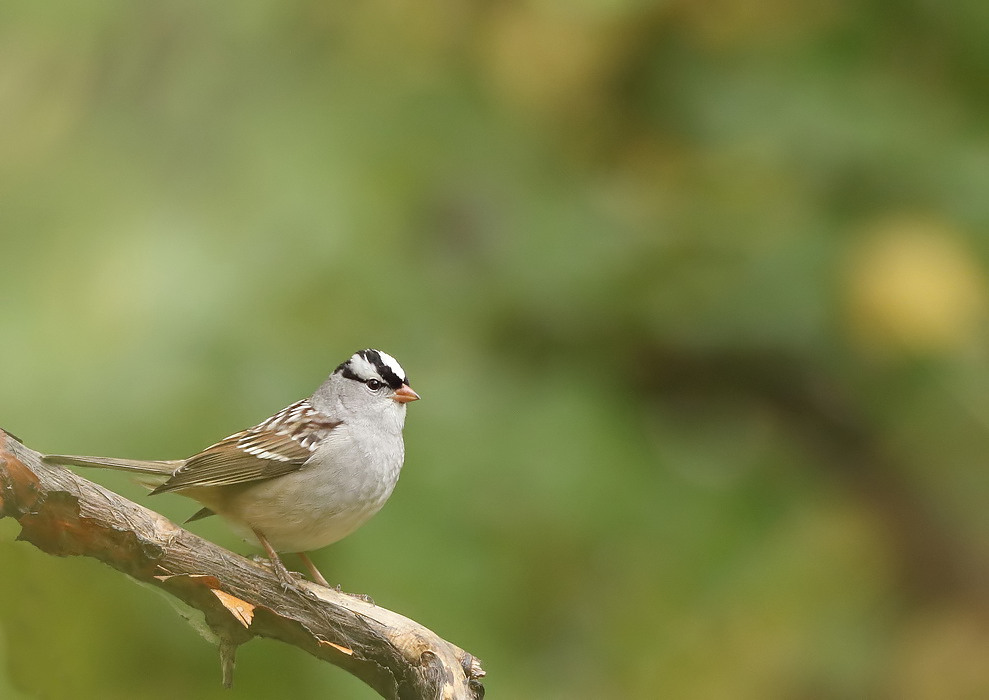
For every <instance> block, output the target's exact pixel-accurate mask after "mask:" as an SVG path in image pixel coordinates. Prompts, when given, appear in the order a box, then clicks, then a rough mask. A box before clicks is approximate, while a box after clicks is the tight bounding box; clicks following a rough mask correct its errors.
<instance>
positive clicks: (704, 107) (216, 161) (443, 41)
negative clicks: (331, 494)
mask: <svg viewBox="0 0 989 700" xmlns="http://www.w3.org/2000/svg"><path fill="white" fill-rule="evenodd" d="M985 7H986V5H985V3H980V2H963V3H947V4H945V3H942V4H938V3H914V4H902V3H901V4H893V3H881V2H865V3H861V2H860V3H852V2H837V3H822V2H812V3H798V4H793V5H792V6H791V4H789V3H783V2H778V1H777V0H757V1H756V2H750V1H747V0H716V1H715V2H708V3H691V2H672V3H648V2H631V1H625V2H602V1H601V0H583V1H582V2H579V3H562V2H543V3H525V2H516V3H493V4H491V3H476V4H464V3H457V2H453V1H452V0H437V1H435V2H430V3H401V2H375V1H372V2H367V3H316V2H278V3H274V2H249V3H238V4H236V5H235V6H233V5H229V4H224V5H221V4H215V3H214V4H209V3H207V4H202V3H189V2H180V3H158V4H147V3H144V4H137V5H135V4H131V3H123V2H103V3H88V4H83V5H78V4H74V3H54V4H53V3H7V4H6V5H4V6H3V7H2V8H0V47H2V48H0V56H2V60H0V94H2V95H3V104H4V108H3V110H0V244H2V246H0V256H2V257H0V261H2V263H3V265H2V274H0V310H2V312H3V321H4V337H5V340H6V342H4V344H3V350H2V351H0V353H2V354H0V387H2V395H3V408H2V411H0V425H3V426H4V427H8V428H10V429H11V430H12V431H13V432H14V433H16V434H18V435H20V436H21V437H22V438H24V439H25V441H26V442H27V443H28V444H29V445H31V446H32V447H35V448H37V449H40V450H46V451H51V452H71V453H84V454H85V453H93V454H119V455H122V456H134V457H148V458H153V457H160V458H172V457H179V456H184V455H186V454H189V453H191V452H193V451H195V450H197V449H200V448H202V447H203V446H205V445H206V444H209V443H210V442H212V441H213V440H215V439H216V438H218V437H220V436H222V435H226V434H228V433H230V432H233V431H234V430H236V429H239V428H241V427H243V426H244V425H247V424H249V423H251V422H254V421H257V420H259V419H261V418H263V417H264V416H266V415H269V414H270V413H271V412H272V411H274V410H276V409H278V408H281V407H282V406H284V405H286V404H288V403H289V402H291V401H294V400H296V399H297V398H299V397H301V396H303V395H305V394H307V393H308V392H309V391H311V390H312V388H313V387H315V386H316V385H317V384H318V383H319V382H320V381H321V380H322V378H323V377H324V376H325V374H326V373H328V372H329V371H330V370H331V369H332V368H333V367H334V366H335V365H336V364H337V363H338V362H340V361H341V359H343V358H344V357H346V356H347V355H348V354H349V353H350V352H352V351H353V350H355V349H358V348H361V347H367V346H377V347H382V348H383V349H385V350H387V351H388V352H390V353H393V354H394V355H396V356H397V357H399V358H400V359H401V361H402V363H403V365H404V366H405V368H406V369H407V370H408V371H409V373H410V376H411V378H412V382H413V385H414V387H415V388H416V390H417V391H419V392H420V393H421V394H422V396H423V398H424V400H423V401H422V402H419V403H417V404H415V405H413V406H412V407H411V410H410V412H409V421H408V428H407V441H408V457H407V462H406V470H405V472H404V473H403V476H402V480H401V482H400V484H399V487H398V490H397V492H396V494H395V496H394V497H393V499H392V501H391V502H390V503H389V504H388V506H387V507H386V508H385V509H384V510H383V511H382V513H381V514H380V515H378V516H377V517H376V518H375V519H374V520H372V521H371V523H369V524H368V525H367V526H366V527H365V528H364V529H363V530H361V531H360V532H359V533H358V534H355V535H354V536H353V537H351V538H349V539H348V540H346V541H344V542H342V543H340V544H338V545H335V546H334V547H332V548H329V549H327V550H326V551H324V552H321V553H320V554H319V555H318V557H317V559H318V561H319V565H320V568H321V569H322V570H323V571H325V572H327V575H328V577H329V578H330V579H332V580H337V581H339V582H340V583H341V584H342V585H343V587H344V588H345V589H346V590H353V591H363V592H367V593H369V594H371V595H372V596H373V597H374V598H375V599H376V600H377V601H378V602H380V603H381V604H383V605H386V606H388V607H391V608H393V609H396V610H399V611H401V612H403V613H405V614H408V615H410V616H412V617H414V618H416V619H418V620H420V621H422V622H423V623H424V624H426V625H428V626H430V627H432V628H433V629H435V630H436V631H437V632H438V633H440V634H441V635H443V636H445V637H446V638H448V639H451V640H452V641H455V642H456V643H458V644H460V645H462V646H463V647H465V648H466V649H468V650H470V651H471V652H473V653H476V654H477V655H478V656H480V657H481V658H482V659H484V660H485V662H486V667H487V669H488V670H489V672H490V677H489V680H488V683H487V686H488V689H489V691H490V692H491V694H492V697H506V698H540V699H542V698H607V697H615V698H618V697H628V698H653V697H672V698H731V699H733V700H734V699H737V698H792V697H814V698H847V697H874V696H878V697H903V698H946V697H979V696H984V695H987V694H989V672H987V671H986V670H984V669H986V668H989V667H987V665H986V664H985V663H984V659H985V657H986V655H987V654H989V639H987V637H986V635H985V631H984V630H985V628H984V626H982V623H981V622H980V621H979V620H980V618H979V617H978V616H977V615H976V612H975V611H978V610H985V609H986V607H985V603H986V592H985V589H984V586H981V587H979V586H978V585H977V583H978V581H979V580H980V579H979V578H978V577H979V573H980V572H984V571H985V570H986V566H987V564H989V560H987V556H989V555H987V552H986V548H985V544H984V541H985V537H984V533H985V532H986V528H987V526H989V514H987V513H989V511H987V509H986V508H985V503H986V498H987V497H989V492H987V481H986V479H985V466H984V462H985V455H986V446H987V444H986V443H987V432H986V425H987V424H989V400H987V399H986V397H987V396H989V391H987V389H989V363H987V357H986V353H985V351H984V347H985V341H986V320H987V312H989V306H987V304H986V291H987V280H986V260H987V255H989V245H987V243H986V239H985V232H986V231H987V230H989V207H987V202H989V199H987V197H986V196H985V193H986V192H987V191H989V167H987V164H989V142H987V139H986V133H987V132H986V126H987V124H986V118H985V114H986V109H985V104H984V103H985V99H986V98H985V94H986V91H985V85H986V78H987V77H989V75H987V74H989V50H987V49H986V47H987V45H989V44H987V43H986V41H985V39H986V36H987V31H989V17H987V13H986V9H985ZM88 475H89V476H92V477H94V478H96V479H97V480H100V481H101V482H102V483H106V484H108V485H110V486H111V487H112V488H115V489H118V490H120V491H121V492H123V493H125V494H126V495H128V496H130V497H132V498H142V497H143V496H142V495H141V490H140V488H139V487H136V486H133V485H131V484H130V483H129V482H128V481H127V479H126V478H125V477H121V476H119V475H113V474H106V475H105V474H88ZM150 503H151V505H152V506H153V507H155V508H159V509H160V510H161V512H163V513H165V514H166V515H168V516H169V517H172V518H175V519H183V518H184V517H186V516H188V515H189V514H190V513H191V512H193V510H195V508H196V506H195V505H194V504H192V503H190V502H187V501H185V500H184V499H181V498H178V497H174V496H162V497H161V498H156V499H154V500H153V501H151V502H150ZM194 529H196V530H197V531H198V532H201V533H203V534H204V535H206V536H208V537H211V538H214V539H216V540H218V541H220V542H223V543H224V544H226V545H228V546H230V547H232V548H235V549H238V550H239V551H243V552H247V551H249V548H248V547H247V546H246V545H244V544H242V543H238V542H237V541H236V539H235V538H234V537H233V536H232V535H230V534H229V533H227V532H226V531H225V530H224V529H223V527H222V525H221V524H216V523H210V522H204V523H202V524H201V525H200V524H197V525H196V526H194ZM15 534H16V528H14V527H12V526H11V525H10V524H8V523H7V522H0V567H2V570H3V572H4V574H5V575H4V576H2V577H0V601H2V602H0V650H2V653H3V654H4V657H5V658H4V661H5V662H4V663H3V664H2V665H0V695H2V696H3V697H7V695H8V694H9V693H10V692H13V691H9V690H8V689H16V691H17V692H20V693H21V694H23V695H24V697H32V698H33V697H69V696H71V697H77V698H89V697H94V698H95V697H99V698H131V697H135V695H138V696H140V697H146V698H157V697H161V698H175V697H182V696H194V697H212V696H213V695H215V696H216V697H221V695H222V697H227V695H228V694H227V695H224V694H222V693H221V690H220V687H219V669H218V664H217V663H216V658H215V653H214V651H213V650H211V649H210V648H209V647H208V645H207V644H206V643H205V642H204V641H203V640H202V639H200V638H199V637H198V636H197V635H196V634H195V632H193V631H192V629H191V628H190V627H189V626H188V625H186V624H185V623H184V622H183V621H182V620H181V619H180V618H179V617H178V616H177V615H175V613H174V611H173V610H172V609H171V608H170V607H169V606H168V605H167V604H165V603H164V602H162V601H161V600H160V599H159V598H158V597H157V596H154V595H151V594H150V593H149V592H148V591H146V590H143V589H141V588H139V587H137V586H135V585H133V584H131V583H130V582H128V581H125V580H123V579H122V577H120V576H119V575H116V574H114V573H112V572H110V571H109V570H107V569H105V568H103V567H101V566H99V565H98V564H96V563H94V562H90V561H60V560H54V559H51V558H49V557H46V556H44V555H41V554H40V553H38V552H36V551H34V550H32V549H31V548H29V547H28V546H27V545H25V544H23V543H16V542H13V538H14V536H15ZM983 583H984V579H983ZM239 661H240V664H239V666H238V671H237V680H236V683H237V685H236V690H235V692H236V694H237V695H238V696H239V697H245V698H246V697H271V696H273V695H275V694H278V695H291V696H296V697H306V696H312V695H317V694H319V695H335V696H336V697H364V696H367V697H370V696H371V693H370V691H368V690H366V689H362V688H361V687H360V686H359V684H356V683H355V682H354V681H353V680H351V679H350V678H349V677H347V676H346V674H344V673H342V672H339V671H336V670H335V669H332V668H329V667H326V666H324V665H321V664H319V663H317V662H315V661H314V660H312V659H310V658H308V657H306V656H305V655H303V654H301V653H299V652H297V651H295V650H292V649H283V648H281V647H279V646H278V645H275V644H270V643H262V642H255V643H253V644H251V645H248V646H247V647H245V648H244V649H243V650H241V652H240V655H239Z"/></svg>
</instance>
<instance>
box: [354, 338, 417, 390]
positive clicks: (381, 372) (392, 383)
mask: <svg viewBox="0 0 989 700" xmlns="http://www.w3.org/2000/svg"><path fill="white" fill-rule="evenodd" d="M336 371H337V372H340V374H342V375H343V376H345V377H347V378H348V379H354V380H357V381H359V382H367V381H368V380H369V379H380V380H381V381H383V382H384V383H385V384H387V385H388V386H389V387H391V388H392V389H400V388H401V387H402V385H403V384H408V383H409V378H408V376H406V374H405V370H403V369H402V366H401V365H400V364H398V360H396V359H395V358H394V357H392V356H391V355H389V354H388V353H384V352H381V351H380V350H372V349H370V348H368V349H367V350H361V351H359V352H355V353H354V354H353V356H351V358H350V359H349V360H347V361H346V362H344V363H343V364H341V365H340V366H339V367H337V368H336Z"/></svg>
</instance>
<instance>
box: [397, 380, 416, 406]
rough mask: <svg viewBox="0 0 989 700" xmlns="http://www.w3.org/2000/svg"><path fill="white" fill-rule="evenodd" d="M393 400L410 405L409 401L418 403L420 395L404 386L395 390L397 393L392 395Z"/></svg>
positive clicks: (406, 385)
mask: <svg viewBox="0 0 989 700" xmlns="http://www.w3.org/2000/svg"><path fill="white" fill-rule="evenodd" d="M392 398H393V399H395V400H396V401H398V402H399V403H408V402H409V401H418V400H419V394H417V393H415V392H414V391H412V387H410V386H409V385H408V384H403V385H402V386H401V387H399V388H398V389H396V390H395V393H394V394H392Z"/></svg>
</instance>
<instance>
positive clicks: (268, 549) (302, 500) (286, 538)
mask: <svg viewBox="0 0 989 700" xmlns="http://www.w3.org/2000/svg"><path fill="white" fill-rule="evenodd" d="M418 399H419V395H418V394H417V393H416V392H415V391H413V390H412V387H410V386H409V380H408V377H407V376H406V374H405V371H404V370H403V369H402V366H401V365H399V364H398V361H397V360H396V359H395V358H394V357H392V356H391V355H388V354H387V353H384V352H381V351H380V350H373V349H366V350H360V351H358V352H356V353H354V354H353V355H352V356H351V357H350V359H348V360H347V361H346V362H343V363H342V364H340V365H339V366H338V367H337V368H336V369H335V370H334V371H333V372H332V374H330V376H329V377H328V378H327V380H326V381H325V382H323V383H322V384H321V385H320V386H319V388H318V389H316V391H315V392H313V394H312V396H310V397H309V398H307V399H302V400H301V401H296V402H295V403H293V404H291V405H290V406H286V407H285V408H283V409H282V410H281V411H279V412H278V413H276V414H274V415H273V416H271V417H270V418H268V419H267V420H264V421H262V422H260V423H258V424H257V425H255V426H254V427H251V428H247V429H246V430H242V431H240V432H239V433H234V434H233V435H230V436H228V437H225V438H223V439H222V440H220V441H219V442H217V443H215V444H213V445H210V446H209V447H207V448H206V449H204V450H202V451H201V452H197V453H196V454H194V455H192V456H191V457H189V458H187V459H180V460H139V459H121V458H115V457H85V456H78V455H45V456H44V461H45V462H48V463H50V464H61V465H72V466H81V467H102V468H107V469H118V470H123V471H128V472H135V473H138V474H142V475H144V480H146V481H151V482H153V483H154V484H156V485H155V487H154V489H153V490H152V491H151V495H157V494H161V493H170V492H173V491H174V492H175V493H179V494H182V495H183V496H188V497H189V498H192V499H194V500H196V501H198V502H199V503H200V504H202V505H203V508H202V509H201V510H199V511H198V512H197V513H195V514H194V515H193V516H192V517H191V518H189V519H188V520H187V521H186V522H191V521H194V520H199V519H201V518H205V517H208V516H211V515H219V516H220V517H222V518H223V519H224V520H226V521H227V523H228V524H229V525H230V527H231V528H232V529H233V531H234V532H235V533H237V534H238V535H240V536H241V537H243V538H244V539H245V540H247V541H249V542H257V543H258V544H260V545H261V547H263V548H264V551H265V553H266V554H267V556H268V558H269V559H270V560H271V564H272V567H273V568H274V571H275V574H276V575H277V576H278V578H279V580H280V581H281V582H282V583H283V584H284V585H286V586H288V587H294V585H295V579H294V578H293V577H292V575H291V574H290V573H289V571H288V569H287V568H286V567H285V565H284V563H282V560H281V559H280V558H279V556H278V552H295V553H297V554H298V555H299V557H300V558H301V559H302V562H303V563H304V564H305V566H306V568H307V569H308V571H309V573H310V574H311V576H312V579H313V580H314V581H316V582H317V583H319V584H321V585H324V586H329V584H328V583H327V581H326V579H325V578H324V577H323V575H322V574H321V573H320V572H319V570H318V569H317V568H316V566H315V565H314V564H313V562H312V560H311V559H310V558H309V555H308V552H311V551H313V550H315V549H320V548H321V547H325V546H327V545H329V544H332V543H334V542H336V541H338V540H340V539H343V538H344V537H346V536H347V535H349V534H350V533H352V532H353V531H354V530H356V529H357V528H358V527H360V526H361V525H363V524H364V523H365V522H367V520H368V519H369V518H370V517H371V516H372V515H374V514H375V513H377V512H378V511H379V510H380V509H381V507H382V506H383V505H384V504H385V501H387V500H388V498H389V496H391V493H392V490H393V489H394V488H395V484H396V482H397V481H398V476H399V472H400V471H401V469H402V463H403V462H404V459H405V443H404V441H403V438H402V429H403V428H404V426H405V411H406V404H407V403H409V402H410V401H416V400H418Z"/></svg>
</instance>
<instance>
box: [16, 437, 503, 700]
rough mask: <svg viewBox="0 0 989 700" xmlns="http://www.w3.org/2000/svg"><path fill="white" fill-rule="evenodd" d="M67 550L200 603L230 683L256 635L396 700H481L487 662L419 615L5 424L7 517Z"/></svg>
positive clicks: (34, 540) (52, 548) (48, 544)
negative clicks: (262, 560)
mask: <svg viewBox="0 0 989 700" xmlns="http://www.w3.org/2000/svg"><path fill="white" fill-rule="evenodd" d="M8 516H9V517H12V518H15V519H16V520H17V521H18V522H19V523H20V524H21V533H20V535H19V536H18V539H21V540H26V541H28V542H30V543H31V544H33V545H35V546H36V547H38V548H39V549H40V550H42V551H44V552H47V553H48V554H53V555H56V556H72V555H81V556H88V557H93V558H95V559H99V560H100V561H102V562H104V563H106V564H109V565H110V566H112V567H113V568H115V569H117V570H118V571H121V572H123V573H125V574H127V575H128V576H131V577H133V578H135V579H137V580H139V581H143V582H145V583H150V584H152V585H155V586H157V587H159V588H162V589H164V590H165V591H167V592H168V593H170V594H172V595H174V596H175V597H177V598H179V599H181V600H182V601H184V602H185V603H186V604H188V605H190V606H191V607H193V608H196V609H197V610H200V611H201V612H202V613H203V615H204V616H205V619H206V622H207V624H208V625H209V627H210V628H211V629H212V630H213V632H214V633H215V634H216V636H217V638H218V640H219V647H220V657H221V664H222V668H223V680H224V684H226V685H229V684H230V682H232V674H233V658H234V652H235V651H236V648H237V647H238V646H239V645H240V644H243V643H244V642H246V641H248V640H250V639H251V638H252V637H270V638H272V639H278V640H280V641H282V642H285V643H286V644H291V645H293V646H297V647H299V648H300V649H303V650H304V651H307V652H309V653H310V654H312V655H313V656H315V657H317V658H319V659H322V660H324V661H328V662H330V663H332V664H335V665H337V666H339V667H340V668H342V669H344V670H346V671H348V672H350V673H352V674H353V675H355V676H357V677H358V678H360V679H361V680H362V681H364V682H365V683H367V684H368V685H369V686H371V687H372V688H374V690H376V691H377V692H378V693H379V694H380V695H381V696H382V697H385V698H389V699H394V700H425V699H427V698H430V699H432V698H442V699H443V700H479V699H480V698H482V697H483V696H484V687H483V686H482V685H481V682H480V679H481V678H482V677H483V676H484V671H483V669H482V668H481V664H480V662H479V661H478V659H476V658H475V657H473V656H471V655H470V654H468V653H467V652H465V651H464V650H463V649H460V648H459V647H457V646H454V645H453V644H451V643H449V642H447V641H445V640H443V639H441V638H440V637H438V636H437V635H436V634H434V633H433V632H431V631H429V630H428V629H426V628H425V627H423V626H422V625H420V624H418V623H417V622H415V621H413V620H410V619H408V618H405V617H402V616H401V615H399V614H397V613H394V612H391V611H389V610H386V609H384V608H381V607H378V606H376V605H374V604H373V603H370V602H365V601H363V600H360V599H358V598H355V597H353V596H349V595H347V594H345V593H340V592H338V591H335V590H332V589H328V588H325V587H323V586H318V585H316V584H313V583H310V582H308V581H299V584H298V585H299V589H300V590H298V591H293V590H288V591H286V590H284V589H283V587H282V585H281V583H280V582H279V581H278V578H277V577H276V576H275V575H274V574H273V573H271V572H270V571H268V570H267V569H265V568H263V567H262V566H260V565H259V564H255V563H254V562H252V561H250V560H248V559H245V558H244V557H241V556H239V555H237V554H234V553H233V552H230V551H228V550H226V549H224V548H222V547H220V546H218V545H216V544H213V543H212V542H209V541H207V540H204V539H202V538H201V537H198V536H196V535H194V534H192V533H191V532H189V531H187V530H184V529H183V528H181V527H179V526H177V525H175V524H174V523H172V522H171V521H169V520H168V519H167V518H165V517H164V516H161V515H159V514H158V513H155V512H154V511H151V510H148V509H147V508H144V507H143V506H141V505H138V504H137V503H134V502H132V501H129V500H127V499H126V498H123V497H122V496H119V495H117V494H115V493H113V492H111V491H107V490H106V489H104V488H103V487H101V486H99V485H98V484H95V483H93V482H91V481H88V480H86V479H84V478H82V477H80V476H78V475H77V474H75V473H73V472H71V471H69V470H67V469H64V468H62V467H58V466H54V465H49V464H45V463H43V462H42V461H41V455H40V454H38V453H37V452H35V451H34V450H31V449H30V448H28V447H25V446H24V445H23V444H21V443H20V442H19V441H17V440H16V439H15V438H13V436H11V435H9V434H7V433H5V432H3V431H2V430H0V517H8Z"/></svg>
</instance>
